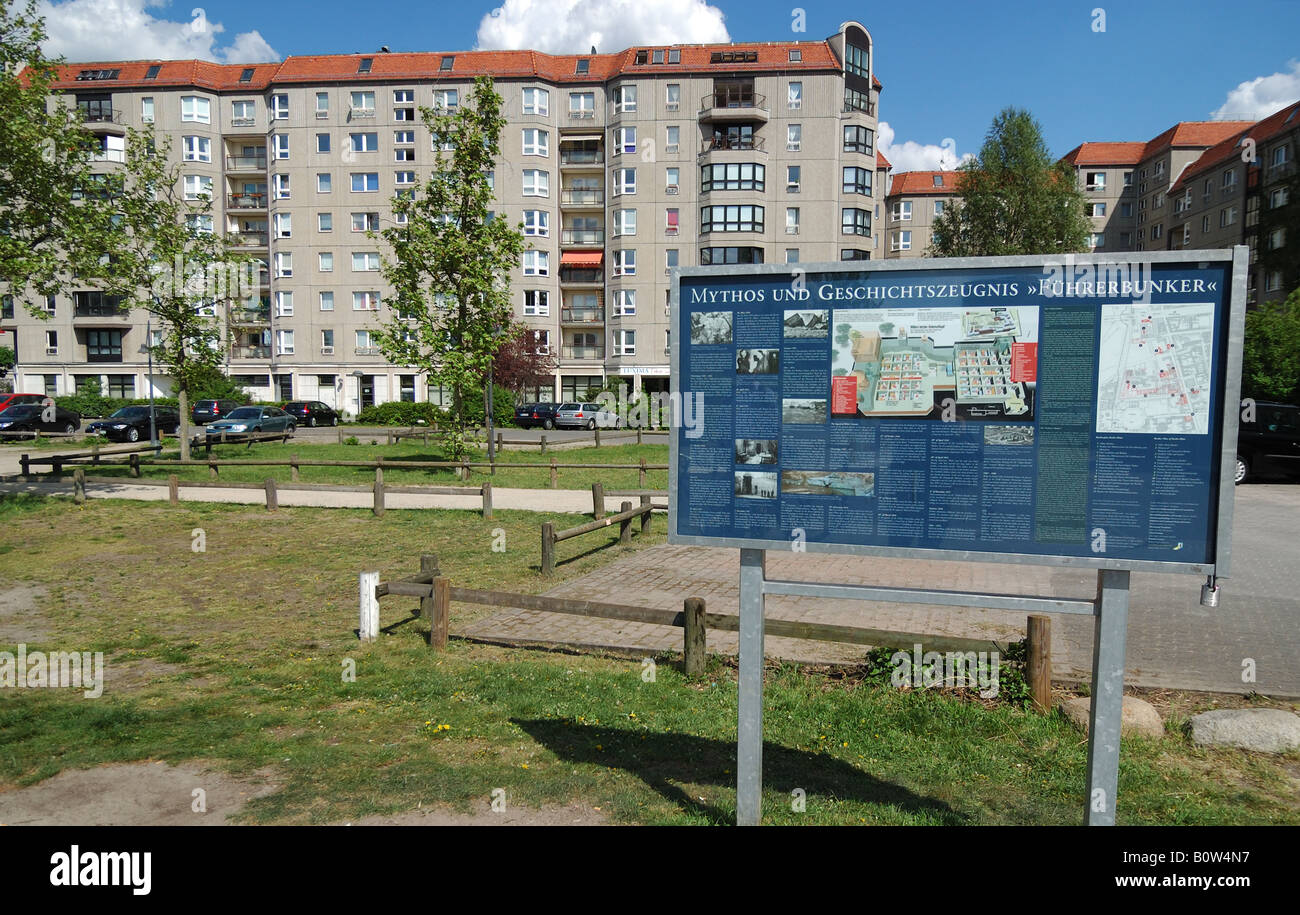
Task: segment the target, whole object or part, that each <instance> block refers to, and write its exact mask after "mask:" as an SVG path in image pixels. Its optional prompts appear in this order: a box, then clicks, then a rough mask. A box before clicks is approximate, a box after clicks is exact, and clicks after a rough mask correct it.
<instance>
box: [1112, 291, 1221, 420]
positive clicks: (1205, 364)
mask: <svg viewBox="0 0 1300 915" xmlns="http://www.w3.org/2000/svg"><path fill="white" fill-rule="evenodd" d="M1213 359H1214V306H1213V305H1212V304H1187V305H1182V304H1178V305H1151V304H1145V305H1144V304H1141V303H1138V304H1136V305H1129V304H1123V305H1103V306H1102V309H1101V349H1100V358H1099V359H1098V363H1097V381H1098V385H1097V431H1098V432H1143V433H1178V434H1184V435H1206V434H1208V433H1209V429H1210V369H1211V366H1212V365H1213Z"/></svg>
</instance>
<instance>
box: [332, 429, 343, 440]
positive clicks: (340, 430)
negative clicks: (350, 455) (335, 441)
mask: <svg viewBox="0 0 1300 915" xmlns="http://www.w3.org/2000/svg"><path fill="white" fill-rule="evenodd" d="M334 428H335V429H337V430H338V431H339V444H340V445H341V444H343V427H342V426H335V427H334Z"/></svg>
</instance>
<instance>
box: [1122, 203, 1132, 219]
mask: <svg viewBox="0 0 1300 915" xmlns="http://www.w3.org/2000/svg"><path fill="white" fill-rule="evenodd" d="M1119 215H1120V216H1123V217H1124V218H1125V219H1132V218H1133V204H1132V203H1131V202H1129V201H1125V202H1124V203H1121V204H1120V205H1119Z"/></svg>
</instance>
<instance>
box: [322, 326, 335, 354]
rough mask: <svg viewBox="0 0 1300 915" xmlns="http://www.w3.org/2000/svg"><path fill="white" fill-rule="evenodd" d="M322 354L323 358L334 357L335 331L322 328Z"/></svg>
mask: <svg viewBox="0 0 1300 915" xmlns="http://www.w3.org/2000/svg"><path fill="white" fill-rule="evenodd" d="M320 354H321V355H322V356H332V355H334V331H333V329H326V328H322V329H321V332H320Z"/></svg>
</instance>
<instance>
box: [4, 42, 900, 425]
mask: <svg viewBox="0 0 1300 915" xmlns="http://www.w3.org/2000/svg"><path fill="white" fill-rule="evenodd" d="M874 59H875V55H874V47H873V45H872V41H871V37H870V35H869V33H868V32H867V30H866V29H865V28H864V27H863V26H862V25H861V24H859V23H856V22H849V23H845V24H844V25H842V26H841V27H840V29H839V31H837V32H836V34H834V35H832V36H831V37H829V38H827V39H825V40H823V41H791V42H767V43H750V44H728V45H674V46H661V47H638V48H629V49H627V50H624V51H619V52H617V53H612V54H591V55H548V54H542V53H539V52H534V51H476V52H456V53H410V54H406V53H400V54H390V53H379V54H374V55H357V54H349V55H327V56H303V57H289V58H287V59H286V60H284V61H283V62H281V63H272V64H247V65H216V64H209V63H205V62H200V61H123V62H107V63H89V64H71V65H68V66H67V67H66V68H65V70H64V73H63V78H62V80H61V81H60V82H59V83H58V84H57V85H56V88H57V89H59V90H62V91H63V92H64V93H66V95H65V96H64V98H65V99H66V102H65V103H68V104H75V105H77V107H78V108H80V109H81V110H82V112H83V113H84V115H85V119H86V122H87V124H88V125H89V126H90V128H91V129H92V130H93V131H94V132H95V133H96V134H97V135H98V136H100V137H101V138H102V143H103V146H102V151H101V155H100V159H101V161H102V164H101V165H99V166H98V167H101V168H105V169H107V168H113V167H119V166H116V165H115V163H117V162H120V161H121V159H122V156H123V142H122V138H123V137H124V135H125V132H126V128H127V127H136V128H141V127H146V126H152V127H153V128H154V129H155V130H157V131H159V132H160V133H164V134H166V135H167V136H169V137H171V138H172V141H173V149H172V155H173V157H174V158H175V160H176V161H177V162H178V163H179V164H180V165H181V167H182V172H183V174H182V177H181V181H182V183H183V186H184V191H185V193H186V195H187V196H198V195H200V194H210V195H211V196H212V197H213V200H214V205H213V214H214V218H213V225H212V226H211V227H210V228H211V230H212V231H218V232H224V233H225V234H226V236H227V237H229V238H231V239H232V240H233V241H234V243H235V244H236V245H237V246H238V247H239V248H240V249H241V250H244V251H247V252H248V253H250V254H251V255H254V256H255V257H256V258H258V259H259V260H260V261H261V262H262V264H263V265H264V267H263V269H262V270H261V276H260V286H259V288H258V290H257V292H256V294H255V295H253V296H251V297H250V298H249V299H248V300H246V301H240V302H236V303H232V304H231V305H230V306H229V307H228V309H226V311H227V313H226V314H225V315H224V319H225V320H224V324H225V333H224V342H223V346H224V347H225V354H226V357H227V358H226V368H227V371H228V373H229V374H230V375H231V376H232V377H234V378H236V379H237V380H238V381H239V382H240V383H242V384H244V385H245V386H246V387H247V388H248V389H249V390H250V392H251V393H252V394H253V395H254V396H256V397H259V398H264V399H280V400H285V399H290V398H304V399H319V400H323V401H325V402H327V403H330V404H332V405H335V406H337V407H339V408H341V409H343V410H344V411H345V412H347V413H349V414H351V413H355V412H356V411H357V410H358V409H359V408H360V407H362V406H365V405H368V404H374V403H382V402H385V401H390V400H421V401H422V400H425V399H426V398H429V399H433V400H435V401H437V400H439V399H440V397H441V392H439V391H437V390H436V389H432V390H431V389H428V388H427V387H426V385H425V383H424V381H423V380H422V379H421V378H420V377H418V374H417V373H416V371H415V369H414V368H412V367H409V366H408V367H404V366H394V365H389V364H388V363H387V362H386V361H385V360H384V358H383V357H382V356H381V355H380V353H379V351H378V350H377V348H376V347H375V346H374V344H373V340H372V337H371V331H372V330H373V329H374V327H376V326H377V324H378V322H379V320H380V319H382V318H383V317H385V316H386V314H387V309H388V308H389V301H388V300H389V295H390V292H391V290H390V289H388V288H387V287H386V286H385V284H384V282H383V280H382V276H381V274H380V270H379V267H380V259H381V257H382V256H383V254H384V251H383V248H382V242H380V241H376V240H374V239H371V238H369V237H368V236H367V234H366V233H367V231H369V230H382V229H384V228H387V227H389V226H391V225H394V224H395V223H394V215H393V213H392V207H391V200H392V198H393V196H394V195H395V194H397V193H401V192H406V191H414V190H415V189H417V188H418V187H419V186H420V185H421V184H422V183H423V182H424V181H425V180H427V178H428V177H429V175H430V173H431V172H432V170H433V167H434V165H435V147H434V144H435V142H437V141H436V139H435V138H434V137H432V136H431V135H430V133H429V131H428V130H427V129H426V128H425V127H424V125H423V123H422V122H421V120H420V114H419V109H420V108H421V107H432V108H438V109H441V110H443V111H452V110H454V109H455V108H456V107H457V106H459V105H461V104H464V103H465V102H466V101H467V98H468V96H469V93H470V91H471V89H472V86H473V80H474V79H475V77H477V76H480V75H488V76H491V77H492V78H493V79H494V81H495V83H496V88H497V91H498V92H499V93H500V94H501V95H502V97H503V99H504V106H503V113H504V114H505V117H506V119H507V122H508V125H507V127H506V128H505V130H504V131H503V135H502V138H501V147H502V149H501V155H500V158H499V160H498V161H497V163H496V167H495V168H494V170H493V172H492V174H491V180H492V183H493V188H494V192H495V195H496V201H495V204H494V210H493V213H494V216H495V217H496V218H504V219H509V220H510V221H511V222H512V223H519V224H522V226H523V231H524V234H525V236H526V241H527V242H528V245H529V250H528V251H526V252H525V254H524V255H523V258H522V259H521V262H520V263H519V265H518V266H517V267H516V269H515V270H513V271H512V274H511V278H510V279H511V285H512V290H513V294H514V296H515V308H516V314H517V316H518V317H519V319H520V320H521V321H523V322H525V323H526V324H528V325H529V326H530V327H531V328H532V329H533V333H534V342H535V345H536V346H537V348H538V351H539V352H548V353H552V354H554V355H555V356H556V357H557V358H558V368H557V370H556V372H555V377H554V379H553V383H552V384H551V385H549V386H544V387H543V388H541V389H539V390H536V391H532V392H528V393H529V395H530V396H531V397H535V398H537V399H541V400H551V399H571V398H574V397H578V396H581V395H582V394H583V393H584V392H585V391H586V390H587V389H588V387H590V386H593V385H599V384H602V383H604V382H605V381H606V380H607V379H610V378H619V379H623V380H625V381H626V383H627V384H628V385H629V387H630V388H632V389H633V390H665V389H666V388H667V385H668V375H669V359H668V351H669V350H668V348H669V344H670V329H669V325H668V321H669V317H668V311H667V306H668V297H669V292H670V285H671V281H670V271H671V270H672V268H673V267H675V266H679V265H680V266H687V265H694V264H745V263H764V262H777V263H780V262H785V263H792V262H799V261H823V260H849V259H863V260H866V259H870V258H871V257H873V256H877V257H878V256H880V255H879V253H878V252H879V251H880V248H881V244H882V243H881V238H882V236H883V229H882V227H881V225H880V213H879V210H880V207H879V201H880V199H881V197H882V196H883V192H884V188H883V184H882V179H883V176H884V174H885V171H884V169H885V168H887V163H884V162H883V157H880V156H878V155H877V153H876V150H875V138H876V129H877V108H878V104H879V94H880V89H881V86H880V83H879V81H878V80H877V79H876V78H875V76H874V72H873V67H874ZM0 307H2V308H3V311H2V312H0V330H3V331H9V332H10V334H11V335H12V334H16V338H17V350H18V370H17V382H18V389H19V390H27V391H35V392H40V391H46V392H48V393H50V394H63V393H68V392H70V391H72V390H74V389H75V387H76V385H77V384H79V383H80V381H81V380H82V379H83V378H85V377H90V376H94V377H98V378H99V379H100V380H101V384H102V385H103V387H104V388H105V390H107V391H108V392H110V393H113V394H117V395H122V396H133V395H134V396H142V395H143V394H145V393H146V391H147V390H148V386H149V384H150V382H151V381H152V383H153V385H154V387H155V389H156V390H158V391H160V392H165V391H167V390H168V387H169V386H168V382H167V379H165V378H162V377H155V378H153V379H149V378H147V377H146V375H147V371H146V366H145V357H146V347H145V340H144V335H145V330H144V328H145V320H144V319H145V315H144V314H143V313H140V312H138V311H131V312H126V311H123V310H122V309H121V308H119V307H118V303H116V302H113V301H108V300H105V299H104V297H103V296H101V295H99V294H98V293H96V292H94V291H93V290H91V289H86V290H74V291H73V293H72V294H71V295H68V296H58V297H54V299H53V300H52V301H51V302H49V303H48V310H49V313H50V315H51V318H50V320H48V321H38V320H36V319H34V318H32V317H31V316H30V315H28V314H26V313H25V311H24V310H23V309H22V308H21V307H17V308H15V307H14V303H13V301H12V299H11V298H5V299H4V300H3V303H2V304H0ZM3 339H4V338H0V340H3Z"/></svg>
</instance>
